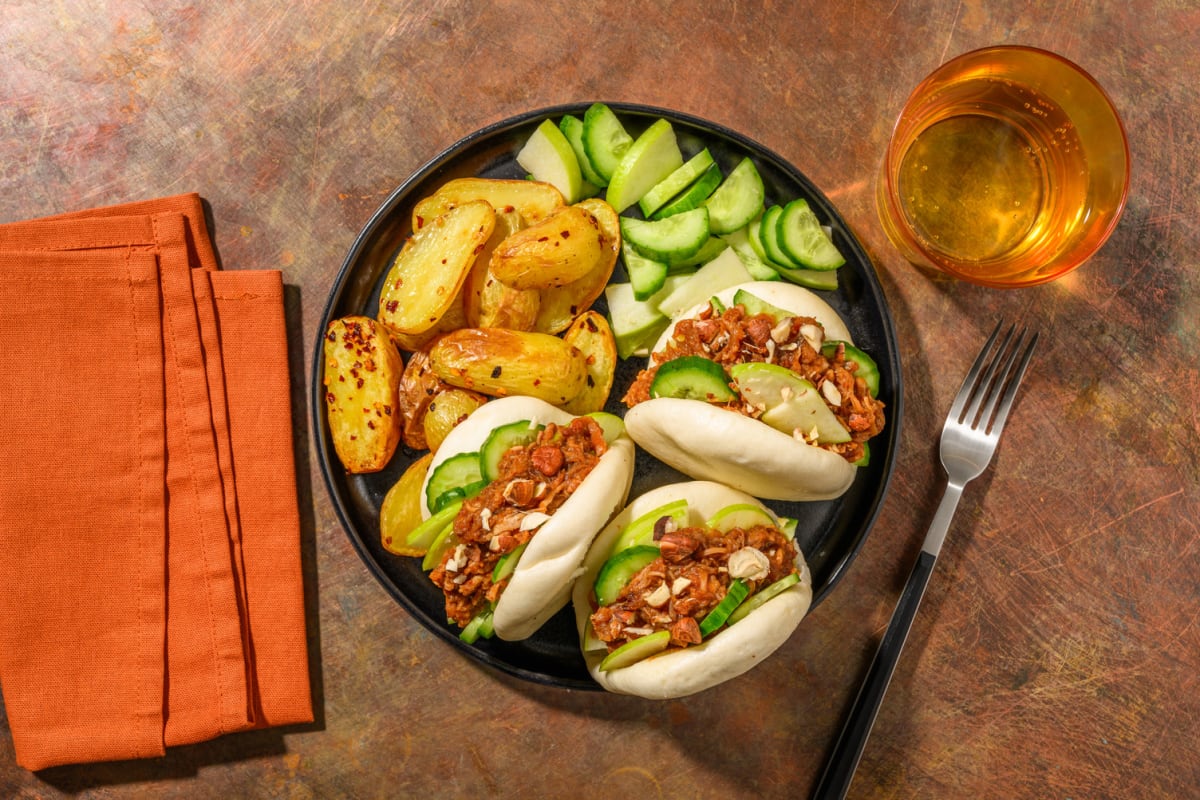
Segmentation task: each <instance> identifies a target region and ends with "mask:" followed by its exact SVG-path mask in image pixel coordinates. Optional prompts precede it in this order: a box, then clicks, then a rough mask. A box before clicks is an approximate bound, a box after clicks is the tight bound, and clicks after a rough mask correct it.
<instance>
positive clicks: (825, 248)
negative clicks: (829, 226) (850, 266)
mask: <svg viewBox="0 0 1200 800" xmlns="http://www.w3.org/2000/svg"><path fill="white" fill-rule="evenodd" d="M764 224H765V223H764ZM776 236H777V238H778V242H779V246H780V248H781V249H782V250H783V252H785V253H787V255H788V257H789V258H791V260H792V261H794V262H795V263H796V265H797V266H800V267H807V268H808V269H817V270H826V269H837V268H838V267H840V266H842V265H843V264H845V263H846V259H845V257H844V256H843V255H842V254H841V252H839V251H838V249H837V247H836V246H835V245H834V244H833V240H832V239H830V238H829V234H828V233H826V232H825V229H824V228H822V227H821V223H820V222H818V221H817V215H816V214H814V213H813V212H812V209H811V208H809V207H808V201H807V200H803V199H798V200H793V201H792V202H790V203H788V204H787V205H786V206H784V208H783V212H782V213H781V214H780V215H779V220H778V222H777V223H776Z"/></svg>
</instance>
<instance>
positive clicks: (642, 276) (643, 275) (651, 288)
mask: <svg viewBox="0 0 1200 800" xmlns="http://www.w3.org/2000/svg"><path fill="white" fill-rule="evenodd" d="M621 260H622V261H624V262H625V274H627V275H628V276H629V283H630V285H631V286H633V299H635V300H647V299H649V298H650V297H651V295H653V294H654V293H655V292H657V291H658V290H659V289H661V288H662V287H663V284H665V283H666V282H667V264H666V262H664V261H655V260H654V259H653V258H647V257H646V256H644V255H642V254H641V253H639V252H638V250H637V248H636V247H634V246H633V243H632V242H630V241H629V240H628V239H626V240H625V241H623V242H621Z"/></svg>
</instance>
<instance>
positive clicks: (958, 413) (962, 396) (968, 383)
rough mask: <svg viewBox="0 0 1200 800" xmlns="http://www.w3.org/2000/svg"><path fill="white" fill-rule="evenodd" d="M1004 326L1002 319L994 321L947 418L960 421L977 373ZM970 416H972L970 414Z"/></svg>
mask: <svg viewBox="0 0 1200 800" xmlns="http://www.w3.org/2000/svg"><path fill="white" fill-rule="evenodd" d="M1003 326H1004V320H1001V321H1000V322H997V323H996V329H995V330H993V331H992V335H991V336H989V337H988V340H987V341H986V342H984V345H983V347H982V348H981V349H980V350H979V357H978V358H976V359H975V363H974V364H972V365H971V370H970V371H969V372H968V373H967V377H965V378H963V382H962V386H960V387H959V389H958V394H957V395H955V397H954V403H953V404H952V405H951V406H950V414H949V416H948V419H952V420H955V421H962V418H963V409H964V408H965V407H966V405H967V401H968V400H970V399H971V397H972V396H973V395H974V394H975V391H976V387H977V385H978V383H979V382H978V381H977V380H976V379H977V378H978V377H979V373H980V372H982V371H983V367H984V365H985V364H986V363H987V360H988V356H989V355H990V354H991V351H992V345H993V344H995V342H996V337H997V336H999V335H1000V328H1001V327H1003ZM972 416H974V415H973V414H972Z"/></svg>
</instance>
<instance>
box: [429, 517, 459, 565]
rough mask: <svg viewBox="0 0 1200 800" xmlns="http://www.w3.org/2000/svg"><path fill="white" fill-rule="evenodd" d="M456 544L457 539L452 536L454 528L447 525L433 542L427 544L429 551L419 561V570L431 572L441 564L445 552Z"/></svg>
mask: <svg viewBox="0 0 1200 800" xmlns="http://www.w3.org/2000/svg"><path fill="white" fill-rule="evenodd" d="M456 544H458V537H457V536H455V535H454V526H453V525H447V526H446V527H444V528H442V529H441V531H439V532H438V535H437V536H436V537H434V540H433V541H432V542H430V543H429V549H428V550H426V551H425V557H424V558H422V559H421V569H423V570H425V571H426V572H429V571H430V570H432V569H433V568H434V567H436V566H437V565H438V564H439V563H440V562H441V560H442V556H443V555H445V553H446V551H447V550H449V549H450V548H451V547H453V546H454V545H456Z"/></svg>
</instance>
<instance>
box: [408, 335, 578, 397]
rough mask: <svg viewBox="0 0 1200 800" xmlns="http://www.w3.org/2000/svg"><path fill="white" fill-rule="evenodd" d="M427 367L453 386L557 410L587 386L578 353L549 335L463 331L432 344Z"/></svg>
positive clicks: (576, 349)
mask: <svg viewBox="0 0 1200 800" xmlns="http://www.w3.org/2000/svg"><path fill="white" fill-rule="evenodd" d="M429 363H430V366H431V368H432V369H433V371H434V373H435V374H436V375H437V376H438V377H439V378H441V379H442V380H443V381H445V382H446V383H449V384H451V385H452V386H458V387H460V388H463V389H471V390H473V391H476V392H482V393H483V394H486V395H491V396H493V397H504V396H506V395H513V394H520V395H529V396H531V397H537V398H540V399H542V400H545V401H546V402H548V403H550V404H552V405H556V406H561V405H563V404H565V403H566V402H567V401H569V400H571V399H572V398H574V397H575V395H577V394H579V393H580V392H581V391H583V387H584V386H585V385H586V383H587V368H586V365H585V364H584V359H583V354H582V353H580V352H579V350H578V348H575V347H572V346H571V345H569V344H567V343H566V342H564V341H563V340H562V339H560V338H558V337H557V336H550V335H549V334H545V333H532V332H529V331H508V330H504V329H503V328H462V329H461V330H457V331H453V332H452V333H448V334H446V335H445V336H443V337H441V338H440V339H438V340H437V341H436V342H434V343H433V345H432V346H431V347H430V349H429Z"/></svg>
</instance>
